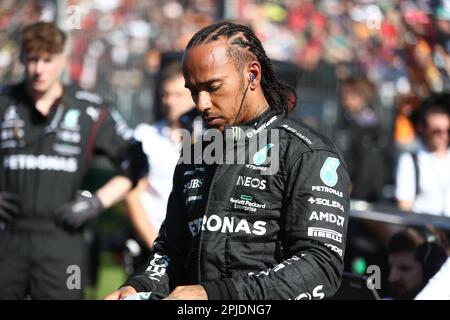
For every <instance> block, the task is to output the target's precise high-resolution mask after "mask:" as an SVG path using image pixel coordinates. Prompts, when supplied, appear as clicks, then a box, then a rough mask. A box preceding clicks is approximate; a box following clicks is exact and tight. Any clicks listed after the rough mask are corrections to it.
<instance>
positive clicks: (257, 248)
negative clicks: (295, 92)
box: [125, 111, 350, 300]
mask: <svg viewBox="0 0 450 320" xmlns="http://www.w3.org/2000/svg"><path fill="white" fill-rule="evenodd" d="M252 123H255V124H254V125H253V126H247V125H243V126H239V127H234V128H231V129H232V131H233V132H234V140H233V141H234V143H235V144H236V145H238V143H239V142H242V141H244V145H245V146H250V144H251V142H254V141H255V139H260V137H262V135H263V134H266V137H267V141H268V143H267V144H265V145H264V144H263V148H261V147H258V150H255V149H253V151H252V149H251V147H249V148H248V149H249V150H246V151H245V152H247V151H248V156H247V157H246V158H245V163H244V164H237V163H239V162H237V160H236V159H237V156H234V159H235V160H236V162H235V164H209V165H207V164H205V161H203V163H200V161H199V159H196V160H197V163H199V164H186V163H180V164H179V165H178V166H177V167H176V169H175V173H174V178H173V191H172V194H171V196H170V198H169V203H168V208H167V216H166V220H165V222H164V223H163V225H162V227H161V230H160V233H159V236H158V238H157V239H156V242H155V244H154V249H153V251H152V254H151V256H150V259H149V262H148V263H147V265H146V269H145V271H144V272H142V273H138V274H135V275H134V276H132V277H130V278H129V279H128V281H127V282H126V283H125V285H130V286H132V287H134V288H135V289H136V290H137V291H138V292H152V294H151V295H150V299H159V298H161V297H165V296H167V295H168V294H169V293H170V291H171V290H173V289H174V288H175V287H176V286H178V285H189V284H202V285H203V286H204V288H205V290H206V292H207V294H208V298H209V299H245V300H247V299H322V298H328V297H331V296H332V295H333V294H334V293H335V292H336V291H337V289H338V288H339V286H340V281H341V275H342V272H343V258H344V250H345V241H346V232H347V221H348V212H349V184H350V182H349V176H348V173H347V170H346V167H345V164H344V162H343V160H342V158H341V156H340V154H339V153H338V151H337V150H336V148H335V147H334V145H333V143H332V142H331V141H329V140H328V139H326V138H325V137H323V136H321V135H320V134H319V133H316V132H315V131H313V130H312V129H310V128H308V127H306V126H305V125H303V124H301V123H300V122H298V121H296V120H292V119H288V118H287V117H286V116H285V115H284V114H275V113H273V112H272V111H268V112H266V113H265V114H263V115H262V116H261V117H259V118H258V119H255V121H253V122H252ZM227 131H228V129H227V130H226V132H227ZM237 132H238V133H239V134H236V133H237ZM242 132H247V134H242ZM276 133H278V138H277V136H276ZM225 135H228V133H225ZM242 139H243V140H242ZM262 140H263V139H262ZM226 141H227V142H228V141H229V140H226ZM263 141H264V140H263ZM194 148H195V147H194ZM225 148H226V150H228V151H229V150H230V149H229V147H228V144H227V145H226V146H225ZM269 148H270V150H269ZM205 150H206V148H205ZM236 150H237V149H236ZM183 152H184V150H183ZM265 152H267V153H265ZM205 153H206V154H207V152H204V154H203V159H205ZM238 153H239V152H238V151H236V154H238ZM269 153H270V158H271V160H270V161H274V159H275V157H274V156H275V155H276V154H278V155H279V166H278V170H275V171H272V172H273V173H271V172H269V171H268V170H269V169H270V167H271V166H272V164H269V163H268V162H267V161H266V162H264V160H266V157H269ZM196 156H197V155H196V154H195V153H194V157H196ZM200 160H201V159H200ZM210 163H211V162H210ZM240 163H243V162H240ZM262 163H266V164H262ZM273 167H276V166H273Z"/></svg>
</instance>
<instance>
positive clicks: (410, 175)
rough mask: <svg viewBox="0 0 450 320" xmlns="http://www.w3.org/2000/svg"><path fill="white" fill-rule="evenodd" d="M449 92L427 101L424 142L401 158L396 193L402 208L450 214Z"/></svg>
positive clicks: (421, 130)
mask: <svg viewBox="0 0 450 320" xmlns="http://www.w3.org/2000/svg"><path fill="white" fill-rule="evenodd" d="M448 96H449V95H442V96H441V97H438V98H435V99H433V100H431V102H429V103H427V104H425V105H424V107H423V109H422V110H421V113H420V115H419V119H418V120H419V121H418V125H417V131H418V133H419V135H420V138H421V140H422V146H421V147H420V148H419V150H418V151H417V152H416V153H415V154H410V153H405V154H402V155H401V156H400V158H399V162H398V166H397V172H396V180H397V184H396V190H395V195H396V198H397V201H398V206H399V208H400V209H402V210H405V211H413V212H416V213H426V214H433V215H439V216H446V217H450V148H449V130H450V116H449V113H448V110H447V109H446V108H448V107H449V106H450V101H448V100H449V99H448ZM444 98H445V99H444ZM417 182H418V183H417Z"/></svg>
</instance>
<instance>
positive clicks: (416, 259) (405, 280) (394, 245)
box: [388, 226, 448, 300]
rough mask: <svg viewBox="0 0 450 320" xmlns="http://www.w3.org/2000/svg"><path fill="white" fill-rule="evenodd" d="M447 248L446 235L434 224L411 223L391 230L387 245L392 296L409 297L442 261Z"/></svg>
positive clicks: (418, 290)
mask: <svg viewBox="0 0 450 320" xmlns="http://www.w3.org/2000/svg"><path fill="white" fill-rule="evenodd" d="M447 252H448V239H447V237H446V235H445V233H443V232H442V231H441V230H439V229H437V228H435V227H432V226H424V227H415V228H412V227H411V228H406V229H403V230H401V231H399V232H398V233H396V234H394V235H393V236H392V238H391V240H390V242H389V246H388V260H389V269H390V270H389V288H390V290H391V295H392V298H394V299H398V300H411V299H413V298H414V297H415V296H416V295H417V294H418V293H419V292H420V291H421V290H422V289H423V288H424V286H425V285H426V284H427V282H428V280H430V279H431V277H433V276H434V275H435V274H436V272H438V270H439V269H440V268H441V266H442V265H443V264H444V262H445V261H446V259H447V255H448V253H447ZM447 286H448V282H447Z"/></svg>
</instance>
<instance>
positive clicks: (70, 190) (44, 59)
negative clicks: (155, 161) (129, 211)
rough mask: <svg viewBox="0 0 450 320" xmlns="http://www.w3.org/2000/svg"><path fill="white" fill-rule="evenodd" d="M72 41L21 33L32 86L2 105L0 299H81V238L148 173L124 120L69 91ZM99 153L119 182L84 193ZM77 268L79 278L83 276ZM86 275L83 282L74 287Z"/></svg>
mask: <svg viewBox="0 0 450 320" xmlns="http://www.w3.org/2000/svg"><path fill="white" fill-rule="evenodd" d="M65 40H66V36H65V34H64V33H63V32H62V31H61V30H60V29H58V28H57V27H56V26H55V25H54V24H52V23H45V22H38V23H36V24H34V25H30V26H28V27H26V28H25V29H24V30H23V32H22V38H21V41H22V48H21V50H22V51H21V59H22V62H23V64H24V65H25V70H26V79H25V81H24V82H22V83H19V84H17V85H12V86H8V87H5V88H3V89H2V94H1V96H0V130H1V139H0V143H1V145H0V149H1V153H0V160H1V162H0V256H1V259H0V298H1V299H21V298H25V297H27V296H29V297H31V298H33V299H78V298H81V297H82V290H81V289H82V284H83V281H82V280H83V273H84V272H85V270H84V269H83V265H84V262H85V261H84V259H85V248H84V244H83V239H82V234H81V232H80V229H81V228H82V227H83V226H84V225H85V223H86V222H88V221H89V220H90V219H92V218H94V217H95V216H97V215H99V214H100V213H101V211H102V210H103V209H105V208H107V207H109V206H111V205H112V204H114V203H116V202H117V201H119V200H120V199H121V198H122V197H123V196H124V194H125V193H126V192H127V191H128V190H129V189H130V188H131V187H132V185H133V183H135V182H136V181H137V179H138V175H139V173H140V170H141V168H144V167H140V166H139V165H138V164H139V161H138V160H139V159H142V160H143V163H144V164H145V156H144V155H143V153H142V148H140V144H138V143H134V142H132V140H129V137H128V136H129V135H130V132H129V130H128V129H127V127H126V125H125V123H124V122H123V120H121V118H120V117H119V115H118V114H117V113H116V112H115V111H114V110H113V109H111V108H108V107H107V106H106V105H105V103H104V102H103V100H102V99H101V98H100V97H99V96H97V95H95V94H92V93H89V92H85V91H80V90H77V89H75V88H74V89H71V88H67V87H64V86H63V85H62V83H61V81H60V79H59V77H60V74H61V72H62V70H63V68H64V66H65V63H66V55H65V53H64V43H65ZM96 153H102V154H105V155H106V156H107V157H109V158H110V159H111V160H112V162H113V163H114V164H115V165H116V167H117V175H116V176H114V177H113V178H112V179H111V180H110V181H108V182H107V183H106V184H105V185H104V186H103V187H101V188H100V189H99V190H98V191H97V192H96V193H95V194H90V193H89V192H87V191H85V192H81V191H80V190H79V188H80V186H81V184H82V182H83V178H84V176H85V174H86V172H87V170H88V169H89V166H90V163H91V160H92V157H93V155H94V154H96ZM78 268H79V269H78ZM77 270H78V271H80V272H79V273H80V274H79V275H80V276H81V283H80V280H77V279H76V278H74V279H68V278H69V276H70V275H74V276H76V275H75V272H76V271H77Z"/></svg>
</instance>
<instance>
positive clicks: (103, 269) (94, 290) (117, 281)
mask: <svg viewBox="0 0 450 320" xmlns="http://www.w3.org/2000/svg"><path fill="white" fill-rule="evenodd" d="M98 272H99V274H98V281H97V286H96V287H88V288H86V290H85V299H87V300H98V299H103V298H104V297H105V296H106V295H107V294H108V293H111V292H113V291H115V290H117V288H119V286H120V285H122V284H123V283H124V282H125V280H126V274H125V271H124V269H123V265H122V264H120V262H117V261H114V256H113V254H112V253H110V252H102V253H101V255H100V266H99V271H98Z"/></svg>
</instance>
